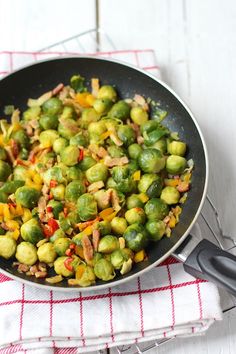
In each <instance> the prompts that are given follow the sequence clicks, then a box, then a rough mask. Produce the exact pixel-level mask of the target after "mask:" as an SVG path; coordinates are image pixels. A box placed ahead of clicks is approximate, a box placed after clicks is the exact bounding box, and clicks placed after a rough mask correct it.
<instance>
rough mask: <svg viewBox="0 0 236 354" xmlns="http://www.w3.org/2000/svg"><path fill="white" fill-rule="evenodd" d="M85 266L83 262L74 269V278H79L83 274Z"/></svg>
mask: <svg viewBox="0 0 236 354" xmlns="http://www.w3.org/2000/svg"><path fill="white" fill-rule="evenodd" d="M85 268H86V266H85V265H84V264H80V265H79V266H78V267H77V269H76V273H75V278H76V279H78V280H79V279H81V278H82V276H83V274H84V271H85Z"/></svg>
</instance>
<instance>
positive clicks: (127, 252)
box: [122, 247, 134, 259]
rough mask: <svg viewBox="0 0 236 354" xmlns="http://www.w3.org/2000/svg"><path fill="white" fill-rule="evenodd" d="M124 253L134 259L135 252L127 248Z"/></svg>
mask: <svg viewBox="0 0 236 354" xmlns="http://www.w3.org/2000/svg"><path fill="white" fill-rule="evenodd" d="M122 251H123V252H124V253H125V254H126V255H127V257H128V258H131V259H133V258H134V252H133V251H132V250H131V249H130V248H127V247H125V248H123V250H122Z"/></svg>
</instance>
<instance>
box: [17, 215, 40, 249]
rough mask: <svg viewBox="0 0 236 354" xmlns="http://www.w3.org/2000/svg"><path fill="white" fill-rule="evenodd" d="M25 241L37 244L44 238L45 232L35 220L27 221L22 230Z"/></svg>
mask: <svg viewBox="0 0 236 354" xmlns="http://www.w3.org/2000/svg"><path fill="white" fill-rule="evenodd" d="M20 232H21V237H22V238H23V240H25V241H28V242H30V243H33V244H36V243H38V242H39V241H40V240H42V239H43V238H44V235H43V231H42V229H41V227H40V225H39V223H38V221H37V219H35V218H33V219H30V220H29V221H26V222H25V223H24V224H23V225H22V226H21V229H20Z"/></svg>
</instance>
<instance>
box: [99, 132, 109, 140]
mask: <svg viewBox="0 0 236 354" xmlns="http://www.w3.org/2000/svg"><path fill="white" fill-rule="evenodd" d="M110 135H111V132H110V131H109V130H108V131H106V132H105V133H103V134H101V136H100V139H101V140H105V139H107V138H108V137H109V136H110Z"/></svg>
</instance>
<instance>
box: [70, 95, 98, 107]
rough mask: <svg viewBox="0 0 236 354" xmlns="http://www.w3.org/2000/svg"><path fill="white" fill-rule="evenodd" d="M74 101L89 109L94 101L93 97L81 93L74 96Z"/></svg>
mask: <svg viewBox="0 0 236 354" xmlns="http://www.w3.org/2000/svg"><path fill="white" fill-rule="evenodd" d="M75 101H76V102H77V103H79V104H80V106H81V107H83V108H89V107H91V106H92V104H93V102H94V101H95V97H94V96H93V95H92V94H91V93H89V92H82V93H77V94H76V96H75Z"/></svg>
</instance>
